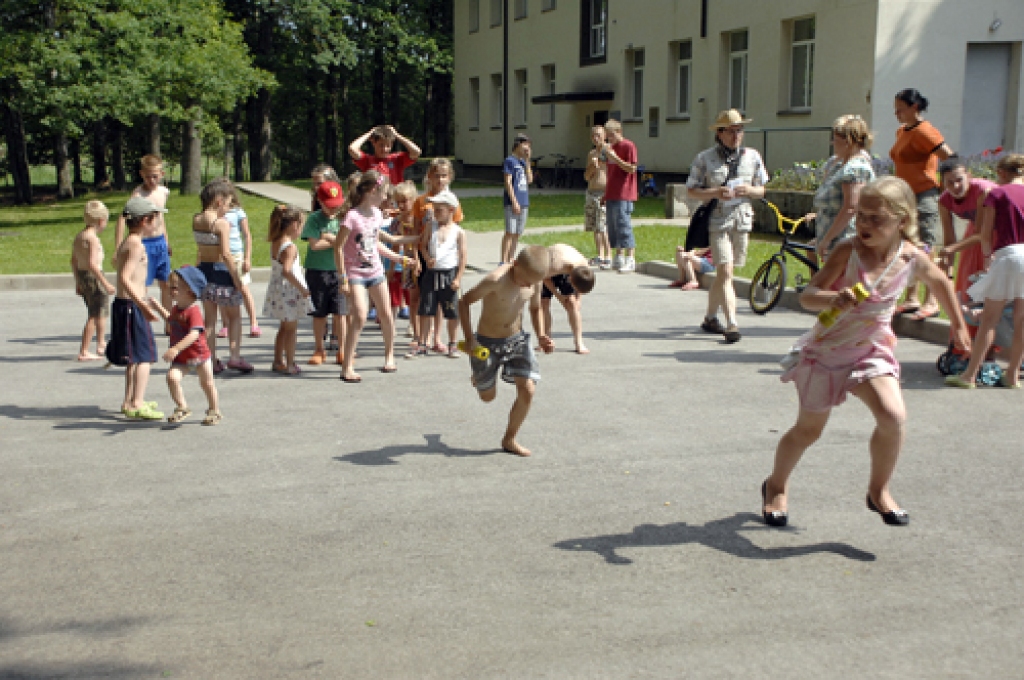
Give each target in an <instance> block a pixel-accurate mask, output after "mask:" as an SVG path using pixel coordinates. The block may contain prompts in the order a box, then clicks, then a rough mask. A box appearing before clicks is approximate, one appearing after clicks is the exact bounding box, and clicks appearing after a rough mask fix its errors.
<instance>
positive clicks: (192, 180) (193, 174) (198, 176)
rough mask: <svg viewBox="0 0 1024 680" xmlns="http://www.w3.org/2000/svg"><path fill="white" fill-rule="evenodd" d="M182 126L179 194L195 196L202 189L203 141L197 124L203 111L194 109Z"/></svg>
mask: <svg viewBox="0 0 1024 680" xmlns="http://www.w3.org/2000/svg"><path fill="white" fill-rule="evenodd" d="M194 111H195V113H193V114H192V115H191V116H190V117H189V119H188V120H187V121H185V123H184V125H182V136H181V193H182V195H185V196H195V195H197V194H199V192H200V191H202V189H203V139H202V136H201V134H200V132H199V124H200V121H201V120H202V116H203V111H202V109H200V108H198V107H196V108H195V109H194Z"/></svg>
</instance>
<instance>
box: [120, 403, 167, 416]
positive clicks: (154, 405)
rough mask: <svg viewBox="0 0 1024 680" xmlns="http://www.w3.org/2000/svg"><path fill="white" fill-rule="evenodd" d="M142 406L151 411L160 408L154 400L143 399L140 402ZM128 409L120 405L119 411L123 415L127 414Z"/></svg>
mask: <svg viewBox="0 0 1024 680" xmlns="http://www.w3.org/2000/svg"><path fill="white" fill-rule="evenodd" d="M142 407H143V408H148V409H150V410H151V411H155V410H157V409H158V408H160V404H158V403H156V402H155V401H144V402H142ZM128 410H129V409H128V407H126V406H122V407H121V413H122V414H124V415H128Z"/></svg>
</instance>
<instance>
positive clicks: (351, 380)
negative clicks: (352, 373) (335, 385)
mask: <svg viewBox="0 0 1024 680" xmlns="http://www.w3.org/2000/svg"><path fill="white" fill-rule="evenodd" d="M341 381H342V382H347V383H361V382H363V378H362V377H361V376H358V375H357V376H356V377H354V378H346V377H345V376H341Z"/></svg>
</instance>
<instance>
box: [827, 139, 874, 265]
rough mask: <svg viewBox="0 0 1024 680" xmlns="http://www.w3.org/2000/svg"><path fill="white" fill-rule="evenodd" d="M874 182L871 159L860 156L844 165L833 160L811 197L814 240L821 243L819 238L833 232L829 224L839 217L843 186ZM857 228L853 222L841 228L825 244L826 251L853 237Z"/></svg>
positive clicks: (860, 154)
mask: <svg viewBox="0 0 1024 680" xmlns="http://www.w3.org/2000/svg"><path fill="white" fill-rule="evenodd" d="M874 178H875V171H874V169H873V168H872V167H871V158H870V157H868V156H867V154H865V153H859V154H857V155H855V156H854V157H853V158H851V159H850V160H848V161H846V162H845V163H841V162H840V161H839V158H838V157H837V156H832V158H830V159H829V160H828V163H826V164H825V177H824V179H823V180H822V181H821V186H819V187H818V190H817V191H816V192H815V193H814V208H815V210H817V212H818V219H817V220H815V228H814V231H815V234H814V235H815V236H816V237H817V239H818V240H819V242H820V241H821V239H822V237H824V236H825V234H826V233H828V230H829V229H831V228H832V223H833V222H835V220H836V217H838V216H839V211H840V210H842V208H843V185H844V184H850V183H854V184H856V183H860V184H867V183H868V182H870V181H871V180H873V179H874ZM855 231H856V228H855V226H854V220H852V219H851V220H850V222H849V223H848V224H846V225H844V226H843V230H842V231H841V232H839V236H837V237H836V238H835V239H833V241H832V242H831V243H829V244H827V250H832V249H833V248H835V246H836V244H837V243H838V242H839V241H841V240H842V239H844V238H849V237H850V236H853V234H854V232H855Z"/></svg>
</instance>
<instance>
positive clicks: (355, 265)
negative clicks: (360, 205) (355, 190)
mask: <svg viewBox="0 0 1024 680" xmlns="http://www.w3.org/2000/svg"><path fill="white" fill-rule="evenodd" d="M372 210H373V214H372V215H371V216H370V217H364V216H363V214H362V213H360V212H359V210H358V209H357V208H353V209H352V210H349V211H348V214H347V215H345V219H344V221H343V222H342V223H341V224H342V226H343V227H345V228H347V229H350V230H351V232H352V233H350V234H349V235H348V240H347V241H345V245H344V246H342V254H343V255H344V256H345V274H346V275H347V276H348V278H349V279H353V280H355V281H369V280H370V279H374V278H377V277H380V276H384V265H383V264H382V263H381V261H380V253H379V252H378V247H379V245H380V244H379V242H378V240H377V234H378V232H380V227H381V224H383V223H384V217H383V215H382V214H381V212H380V210H379V209H378V208H373V209H372Z"/></svg>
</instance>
